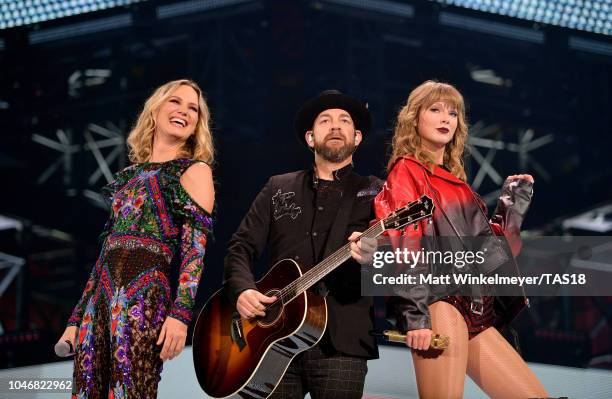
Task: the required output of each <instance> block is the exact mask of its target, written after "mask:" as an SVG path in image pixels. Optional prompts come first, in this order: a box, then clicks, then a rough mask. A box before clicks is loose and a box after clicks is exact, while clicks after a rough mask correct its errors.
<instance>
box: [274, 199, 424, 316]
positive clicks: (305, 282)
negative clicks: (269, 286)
mask: <svg viewBox="0 0 612 399" xmlns="http://www.w3.org/2000/svg"><path fill="white" fill-rule="evenodd" d="M417 203H421V201H420V199H419V200H416V201H413V202H411V203H409V204H408V205H406V206H405V208H407V210H409V209H410V208H412V207H413V206H414V205H415V204H417ZM421 213H422V214H423V212H421ZM393 216H394V217H396V216H397V215H393ZM423 216H424V215H423ZM420 219H422V217H419V218H417V219H415V220H414V221H412V223H414V222H417V221H418V220H420ZM385 220H386V219H385ZM387 223H388V221H387ZM385 230H386V229H385V228H384V227H383V226H382V225H381V223H380V221H377V222H376V223H375V224H373V225H372V226H370V227H369V228H368V229H367V230H366V231H364V232H363V233H362V234H361V237H366V238H375V237H378V236H379V235H381V234H382V233H383V232H384V231H385ZM350 244H351V243H347V244H345V245H343V246H342V247H340V248H339V249H338V250H336V251H335V252H334V253H333V254H331V255H330V256H329V257H327V258H326V259H324V260H323V261H322V262H321V263H319V264H318V265H315V266H314V267H313V268H311V269H310V270H308V271H306V272H305V273H304V274H303V275H302V276H300V277H298V278H297V279H296V280H294V281H293V282H291V283H290V284H288V285H287V286H286V287H285V288H283V289H281V290H280V292H279V294H278V295H277V299H276V300H275V301H274V302H272V303H270V304H267V305H266V306H265V310H267V309H269V308H271V307H272V306H275V305H276V304H277V303H278V301H279V300H280V301H281V303H282V304H287V303H289V302H291V301H292V300H293V299H295V298H297V296H298V295H300V294H302V293H303V292H304V291H306V290H307V289H308V288H310V287H312V286H313V285H314V284H316V283H317V282H318V281H319V280H320V279H321V278H323V277H324V276H325V275H327V274H328V273H330V272H331V271H332V270H334V269H335V268H336V267H338V266H340V265H341V264H342V263H343V262H344V261H346V260H347V259H349V258H350ZM328 269H329V270H328Z"/></svg>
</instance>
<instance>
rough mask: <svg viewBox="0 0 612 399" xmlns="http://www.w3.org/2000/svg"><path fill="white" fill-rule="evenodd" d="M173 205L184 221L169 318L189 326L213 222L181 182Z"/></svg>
mask: <svg viewBox="0 0 612 399" xmlns="http://www.w3.org/2000/svg"><path fill="white" fill-rule="evenodd" d="M173 201H174V206H175V212H176V214H177V215H178V216H179V220H181V221H182V224H181V243H180V270H179V281H178V287H177V291H176V298H175V300H174V303H173V304H172V308H171V309H170V312H169V313H168V316H170V317H173V318H175V319H178V320H180V321H182V322H183V323H185V324H189V323H190V322H191V319H192V316H193V306H194V304H195V298H196V292H197V289H198V285H199V283H200V277H201V275H202V269H203V267H204V254H205V253H206V241H207V239H208V237H209V236H212V227H213V218H212V216H211V215H210V213H208V212H207V211H206V210H205V209H204V208H202V207H201V206H200V205H198V203H197V202H195V200H193V199H192V198H191V196H189V194H188V193H187V191H186V190H185V189H184V188H183V186H182V185H181V184H180V181H177V183H176V187H175V198H174V200H173Z"/></svg>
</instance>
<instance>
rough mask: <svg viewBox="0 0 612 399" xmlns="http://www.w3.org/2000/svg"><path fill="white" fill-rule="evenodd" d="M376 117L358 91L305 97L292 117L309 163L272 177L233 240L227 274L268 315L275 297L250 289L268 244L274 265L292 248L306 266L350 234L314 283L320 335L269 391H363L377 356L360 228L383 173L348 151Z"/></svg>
mask: <svg viewBox="0 0 612 399" xmlns="http://www.w3.org/2000/svg"><path fill="white" fill-rule="evenodd" d="M371 124H372V119H371V116H370V113H369V111H368V109H367V107H366V106H365V105H364V104H362V103H361V102H360V101H358V100H356V99H354V98H352V97H349V96H347V95H344V94H342V93H340V92H338V91H336V90H328V91H325V92H323V93H321V94H320V95H319V96H317V97H315V98H313V99H311V100H309V101H307V102H306V103H305V104H304V105H303V106H302V107H301V108H300V110H299V111H298V113H297V116H296V118H295V129H296V132H297V134H298V138H299V139H300V141H302V143H304V144H306V145H307V146H308V147H309V148H310V149H311V150H312V151H313V152H314V161H315V162H314V167H313V168H312V169H309V170H301V171H298V172H293V173H287V174H284V175H278V176H273V177H271V178H270V179H269V180H268V182H267V183H266V185H265V186H264V187H263V189H262V190H261V192H260V193H259V194H258V195H257V197H256V198H255V201H254V202H253V204H252V205H251V208H250V209H249V212H248V213H247V215H246V216H245V217H244V219H243V220H242V223H241V224H240V227H239V228H238V231H237V232H236V233H235V234H234V235H233V236H232V238H231V240H230V242H229V248H228V254H227V256H226V258H225V279H226V286H227V288H228V289H229V292H230V295H233V299H234V300H235V301H236V309H237V310H238V312H239V313H240V315H241V316H242V317H245V318H252V317H257V316H263V315H264V312H263V310H264V306H265V304H267V303H270V302H272V301H274V300H275V299H276V298H275V297H267V296H265V295H264V294H262V293H260V292H258V291H257V290H256V286H255V283H254V277H253V273H252V271H251V268H252V266H253V264H254V263H255V261H256V260H257V259H258V258H259V256H260V255H261V253H262V252H263V250H264V248H265V247H266V246H267V248H268V250H269V255H270V260H271V263H270V264H271V265H272V264H275V263H276V262H278V261H279V260H282V259H286V258H291V259H294V260H295V261H297V262H298V263H299V264H300V265H301V266H302V267H303V268H305V269H308V268H310V267H312V266H313V265H316V264H317V263H319V262H320V261H321V260H323V259H325V258H326V257H327V256H328V255H330V254H331V253H333V252H334V251H335V250H337V249H338V248H340V247H341V246H342V245H344V244H345V243H346V242H347V240H349V241H351V255H352V257H353V259H354V260H353V259H349V260H348V261H347V262H345V263H344V264H343V265H341V266H340V267H338V268H337V269H336V270H334V271H333V272H332V273H330V274H329V275H328V276H327V277H325V278H324V279H323V281H321V282H320V283H319V284H318V285H317V286H315V290H316V291H317V293H318V294H319V295H326V296H327V308H328V321H327V328H326V331H325V334H324V335H323V338H322V339H321V340H320V341H319V343H318V344H317V345H315V346H314V347H313V348H311V349H309V350H306V351H304V352H302V353H301V354H299V355H297V356H296V357H295V358H294V360H293V362H292V363H291V365H290V366H289V368H288V370H287V372H286V373H285V376H284V377H283V379H282V380H281V382H280V383H279V385H278V386H277V388H276V389H275V390H274V392H273V394H272V396H271V397H274V398H283V399H284V398H303V397H304V395H305V394H306V393H307V392H310V395H311V397H312V398H313V399H319V398H361V396H362V393H363V385H364V381H365V375H366V372H367V366H366V361H367V360H368V359H375V358H378V348H377V346H376V341H375V339H374V338H373V337H372V336H370V331H371V330H373V328H374V325H373V301H372V298H371V297H362V296H361V293H360V288H361V285H360V267H359V265H358V264H357V263H356V262H355V261H358V262H361V263H365V262H366V258H367V257H368V256H369V255H371V253H372V252H373V251H374V249H375V243H372V242H371V241H366V240H365V239H364V240H360V239H359V232H362V231H364V230H365V229H367V227H368V225H369V222H370V221H371V220H372V219H374V215H373V213H372V200H373V198H374V196H375V195H376V194H377V193H378V191H379V190H380V187H381V184H382V182H381V181H380V180H379V179H377V178H376V177H373V176H370V177H362V176H359V175H358V174H356V173H355V172H354V171H353V166H352V158H353V152H354V151H355V149H356V148H357V146H358V145H359V144H360V143H361V141H362V139H363V137H364V135H365V134H366V133H367V132H368V130H369V129H370V127H371Z"/></svg>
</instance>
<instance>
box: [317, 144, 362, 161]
mask: <svg viewBox="0 0 612 399" xmlns="http://www.w3.org/2000/svg"><path fill="white" fill-rule="evenodd" d="M355 147H356V146H355V140H353V141H352V142H350V143H347V142H346V141H345V142H344V144H343V145H342V146H340V147H336V146H334V147H331V146H328V145H327V139H326V140H325V141H323V142H319V141H317V140H315V142H314V150H315V152H316V153H317V154H319V155H320V156H321V158H323V159H325V160H326V161H328V162H332V163H340V162H342V161H344V160H346V159H347V158H348V157H350V156H351V155H353V152H355Z"/></svg>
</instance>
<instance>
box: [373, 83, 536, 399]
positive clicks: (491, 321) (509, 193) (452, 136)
mask: <svg viewBox="0 0 612 399" xmlns="http://www.w3.org/2000/svg"><path fill="white" fill-rule="evenodd" d="M466 138H467V123H466V120H465V107H464V102H463V97H462V96H461V94H460V93H459V92H458V91H457V90H456V89H455V88H454V87H453V86H451V85H448V84H444V83H438V82H433V81H427V82H425V83H423V84H421V85H420V86H419V87H417V88H416V89H414V90H413V91H412V93H410V96H409V97H408V101H407V103H406V104H405V106H404V107H403V108H402V109H401V110H400V112H399V115H398V117H397V123H396V126H395V133H394V137H393V143H392V154H391V159H390V160H389V164H388V171H389V175H388V179H387V182H386V183H385V185H384V187H383V190H382V191H381V192H380V194H379V195H378V196H377V197H376V199H375V202H374V206H375V210H376V216H377V218H384V217H386V216H387V215H388V214H389V213H391V212H392V211H394V210H395V209H397V208H400V207H402V206H404V205H406V204H407V203H409V202H410V201H413V200H415V199H416V198H418V197H419V196H420V195H422V194H427V195H429V196H430V197H431V198H432V199H433V200H434V203H435V205H436V208H435V210H434V214H433V217H432V223H426V222H421V223H419V224H418V225H417V226H416V227H413V226H409V227H407V228H406V229H405V230H404V231H402V232H395V233H396V235H399V234H402V235H403V236H405V237H417V238H418V237H420V236H454V237H458V238H459V239H460V240H461V237H483V236H485V237H486V236H494V235H496V234H497V235H505V236H506V238H507V239H508V242H509V244H510V247H511V248H512V252H513V253H514V255H516V253H517V252H518V246H519V245H520V225H521V223H522V220H523V216H524V215H525V213H526V211H527V208H528V206H529V202H530V200H531V194H532V184H533V177H531V176H530V175H514V176H509V177H508V178H507V179H506V181H505V182H504V185H503V187H502V195H501V197H500V200H499V202H498V205H497V209H496V210H495V214H494V216H493V218H492V219H491V220H489V219H488V218H487V217H486V206H485V205H484V203H483V202H482V200H480V197H478V196H477V195H476V194H475V193H474V192H473V191H472V190H471V188H470V186H469V185H467V184H466V174H465V170H464V168H463V162H462V155H463V151H464V147H465V141H466ZM391 235H393V234H391ZM495 241H497V240H495ZM404 242H406V241H404ZM396 243H397V242H396ZM506 248H507V247H506ZM495 251H497V252H499V254H502V252H503V250H502V248H501V245H499V248H492V249H490V250H489V253H492V252H495ZM508 253H509V252H508ZM502 255H503V254H502ZM507 259H510V263H511V264H512V265H513V267H514V268H515V269H516V264H515V263H514V260H513V259H512V256H511V255H509V256H508V257H507ZM517 273H518V270H517ZM416 288H418V289H415V290H412V291H411V293H410V294H408V295H404V296H403V297H395V298H393V301H392V305H391V308H392V311H393V312H394V313H395V318H396V319H397V322H398V328H399V329H400V330H403V331H407V336H406V345H407V346H409V347H411V348H412V349H413V351H412V358H413V361H414V367H415V371H416V379H417V385H418V389H419V396H420V397H421V398H460V397H462V396H463V385H464V380H465V374H466V373H467V374H468V375H469V376H470V377H471V378H472V379H473V380H474V382H476V383H477V384H478V385H479V386H480V388H482V390H483V391H484V392H486V393H487V395H489V396H491V397H493V398H506V397H507V398H519V397H521V398H530V397H547V396H548V394H547V393H546V390H545V389H544V387H543V386H542V384H541V383H540V381H539V380H538V379H537V377H536V376H535V374H534V373H533V372H532V371H531V370H530V369H529V367H528V366H527V364H526V363H525V362H524V361H523V359H522V358H521V357H520V355H519V354H518V353H517V352H516V351H515V350H514V348H513V347H512V346H510V345H509V344H508V342H507V341H506V340H505V339H504V338H503V336H502V335H501V334H500V333H499V331H498V329H501V328H503V327H504V326H506V325H507V323H509V322H510V321H511V320H512V319H513V318H514V317H515V316H516V314H517V313H518V312H519V311H520V310H521V309H522V308H523V307H524V306H525V305H526V304H527V303H528V302H527V299H526V298H525V297H524V295H521V296H515V297H501V296H500V297H495V296H493V295H489V296H487V295H483V296H458V295H457V296H438V297H436V296H435V295H431V293H429V292H428V291H427V289H425V290H423V288H424V287H416ZM483 292H484V291H483ZM432 330H434V331H436V333H439V334H443V335H447V336H449V337H450V345H449V348H448V349H446V350H445V351H444V352H442V353H441V354H439V355H436V354H432V353H431V352H430V351H426V349H427V348H428V347H429V342H430V340H431V335H432Z"/></svg>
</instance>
